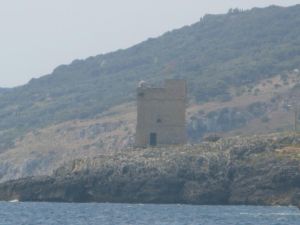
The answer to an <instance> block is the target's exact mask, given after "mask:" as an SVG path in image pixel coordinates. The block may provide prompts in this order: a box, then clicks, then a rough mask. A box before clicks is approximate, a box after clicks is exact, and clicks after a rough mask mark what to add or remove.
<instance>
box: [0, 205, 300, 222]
mask: <svg viewBox="0 0 300 225" xmlns="http://www.w3.org/2000/svg"><path fill="white" fill-rule="evenodd" d="M119 224H122V225H123V224H124V225H125V224H126V225H129V224H130V225H144V224H145V225H155V224H158V225H164V224H171V225H179V224H180V225H192V224H197V225H202V224H203V225H299V224H300V211H299V210H298V209H297V208H295V207H262V206H259V207H256V206H192V205H151V204H149V205H148V204H145V205H143V204H108V203H107V204H97V203H92V204H65V203H5V202H0V225H119Z"/></svg>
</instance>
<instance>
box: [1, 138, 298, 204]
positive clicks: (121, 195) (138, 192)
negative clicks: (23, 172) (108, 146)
mask: <svg viewBox="0 0 300 225" xmlns="http://www.w3.org/2000/svg"><path fill="white" fill-rule="evenodd" d="M299 144H300V136H299V135H295V134H294V133H276V134H269V135H261V136H251V137H233V138H226V139H221V140H219V141H217V142H214V143H212V142H211V143H207V142H204V143H202V144H199V145H187V146H169V147H162V148H147V149H130V148H129V149H124V150H123V151H120V152H117V153H107V154H102V155H100V156H98V157H93V158H85V159H78V160H75V161H73V162H70V163H67V164H65V165H64V166H62V167H60V168H59V169H57V170H56V171H55V172H54V174H53V175H52V176H48V177H46V176H45V177H33V178H27V179H20V180H17V181H10V182H7V183H3V184H0V200H12V199H19V200H21V201H66V202H129V203H132V202H139V203H189V204H252V205H296V206H298V207H300V189H299V186H300V167H299V162H300V147H299Z"/></svg>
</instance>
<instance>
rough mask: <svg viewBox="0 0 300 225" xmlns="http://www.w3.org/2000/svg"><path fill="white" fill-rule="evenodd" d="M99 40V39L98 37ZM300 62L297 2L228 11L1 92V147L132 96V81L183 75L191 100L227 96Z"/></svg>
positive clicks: (206, 99)
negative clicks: (286, 4) (17, 138)
mask: <svg viewBox="0 0 300 225" xmlns="http://www.w3.org/2000/svg"><path fill="white" fill-rule="evenodd" d="M99 44H101V43H99ZM299 65H300V5H297V6H294V7H288V8H283V7H275V6H271V7H268V8H264V9H259V8H254V9H252V10H249V11H244V12H242V11H239V10H230V11H229V13H228V14H225V15H206V16H204V17H203V18H201V20H200V21H199V22H197V23H195V24H194V25H191V26H186V27H183V28H181V29H178V30H174V31H172V32H167V33H166V34H164V35H162V36H161V37H158V38H154V39H153V38H152V39H149V40H147V41H145V42H143V43H140V44H138V45H136V46H133V47H131V48H129V49H126V50H119V51H116V52H113V53H109V54H105V55H98V56H95V57H90V58H88V59H86V60H75V61H73V62H72V63H71V64H70V65H62V66H59V67H57V68H56V69H55V70H54V71H53V73H52V74H50V75H47V76H44V77H42V78H39V79H33V80H31V81H30V82H29V83H28V84H27V85H24V86H21V87H17V88H14V89H11V90H9V91H6V92H4V93H0V116H1V120H0V149H2V151H3V150H5V149H8V148H10V147H12V146H13V145H14V140H15V138H16V137H18V136H20V135H22V134H24V133H26V132H27V131H28V130H32V129H36V128H40V127H45V126H48V125H50V124H56V123H59V122H63V121H68V120H73V119H87V118H94V117H95V116H96V115H97V114H100V113H102V112H103V111H105V110H107V109H108V108H110V107H112V106H115V105H118V104H120V103H123V102H127V101H130V100H133V99H134V96H135V95H134V94H135V86H136V83H137V82H138V81H139V80H141V79H144V80H147V81H151V82H154V83H160V82H161V81H163V80H164V79H165V78H171V77H173V78H184V79H186V80H188V83H189V90H190V100H191V101H194V102H206V101H210V100H212V99H221V100H228V99H230V98H231V93H230V88H231V87H232V86H240V85H252V84H255V83H256V82H258V81H259V80H261V79H265V78H268V77H272V76H275V75H277V74H279V73H283V72H285V71H291V70H294V69H295V68H299Z"/></svg>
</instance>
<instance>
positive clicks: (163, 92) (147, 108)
mask: <svg viewBox="0 0 300 225" xmlns="http://www.w3.org/2000/svg"><path fill="white" fill-rule="evenodd" d="M186 92H187V91H186V82H185V81H184V80H166V81H165V87H163V88H152V87H148V86H147V85H145V84H141V85H139V87H138V88H137V127H136V140H135V144H136V146H138V147H145V146H148V145H151V146H156V145H172V144H185V143H186V123H185V110H186Z"/></svg>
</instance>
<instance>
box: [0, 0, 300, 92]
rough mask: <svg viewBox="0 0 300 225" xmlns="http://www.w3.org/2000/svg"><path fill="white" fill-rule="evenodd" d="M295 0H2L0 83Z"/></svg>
mask: <svg viewBox="0 0 300 225" xmlns="http://www.w3.org/2000/svg"><path fill="white" fill-rule="evenodd" d="M297 3H300V1H299V0H297V1H295V0H278V1H276V0H273V1H272V0H126V1H125V0H0V30H1V33H0V87H13V86H17V85H22V84H25V83H27V82H28V81H29V80H30V79H31V78H33V77H40V76H42V75H46V74H49V73H51V72H52V70H53V69H54V68H55V67H56V66H58V65H60V64H69V63H70V62H71V61H73V60H74V59H84V58H87V57H89V56H94V55H98V54H101V53H106V52H110V51H114V50H117V49H120V48H123V49H124V48H127V47H130V46H132V45H134V44H137V43H139V42H141V41H144V40H146V39H147V38H149V37H157V36H159V35H161V34H163V33H164V32H166V31H169V30H173V29H176V28H180V27H182V26H184V25H189V24H192V23H195V22H197V21H198V20H199V19H200V18H201V17H202V16H203V15H205V14H207V13H210V14H218V13H226V12H227V11H228V9H230V8H241V9H249V8H252V7H265V6H269V5H274V4H275V5H280V6H290V5H295V4H297Z"/></svg>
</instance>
